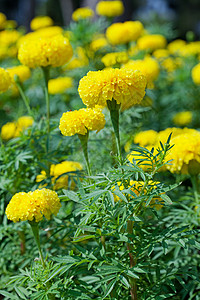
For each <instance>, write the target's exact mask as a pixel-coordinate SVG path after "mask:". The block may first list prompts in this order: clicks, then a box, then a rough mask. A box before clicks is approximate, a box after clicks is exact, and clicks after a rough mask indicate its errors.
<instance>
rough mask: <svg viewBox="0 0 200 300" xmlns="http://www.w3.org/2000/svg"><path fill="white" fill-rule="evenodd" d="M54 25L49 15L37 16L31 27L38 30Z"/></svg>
mask: <svg viewBox="0 0 200 300" xmlns="http://www.w3.org/2000/svg"><path fill="white" fill-rule="evenodd" d="M52 25H53V20H52V19H51V18H50V17H48V16H38V17H35V18H34V19H33V20H32V21H31V23H30V27H31V29H32V30H38V29H40V28H43V27H48V26H52Z"/></svg>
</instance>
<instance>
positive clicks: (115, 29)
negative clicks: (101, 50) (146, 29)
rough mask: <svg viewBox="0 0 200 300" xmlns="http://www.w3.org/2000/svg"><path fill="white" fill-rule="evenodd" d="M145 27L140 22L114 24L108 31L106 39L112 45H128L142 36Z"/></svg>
mask: <svg viewBox="0 0 200 300" xmlns="http://www.w3.org/2000/svg"><path fill="white" fill-rule="evenodd" d="M142 31H143V25H142V23H141V22H140V21H127V22H124V23H114V24H112V25H111V26H109V27H108V28H107V30H106V37H107V39H108V41H109V43H110V44H111V45H119V44H127V43H129V42H131V41H135V40H137V39H138V37H139V36H140V35H141V33H142Z"/></svg>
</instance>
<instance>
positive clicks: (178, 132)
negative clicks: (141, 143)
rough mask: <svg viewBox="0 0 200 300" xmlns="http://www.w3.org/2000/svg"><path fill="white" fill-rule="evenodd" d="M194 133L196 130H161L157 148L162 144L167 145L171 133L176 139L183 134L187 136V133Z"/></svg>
mask: <svg viewBox="0 0 200 300" xmlns="http://www.w3.org/2000/svg"><path fill="white" fill-rule="evenodd" d="M194 132H195V129H191V128H183V129H182V128H176V127H171V128H166V129H165V130H161V131H159V132H158V134H157V140H156V142H155V145H156V146H157V145H158V144H159V143H160V142H162V143H163V144H164V143H166V142H167V139H168V137H169V135H170V134H171V133H172V138H174V137H175V136H178V135H181V134H185V133H189V134H190V133H191V134H193V133H194ZM170 144H172V143H171V141H170Z"/></svg>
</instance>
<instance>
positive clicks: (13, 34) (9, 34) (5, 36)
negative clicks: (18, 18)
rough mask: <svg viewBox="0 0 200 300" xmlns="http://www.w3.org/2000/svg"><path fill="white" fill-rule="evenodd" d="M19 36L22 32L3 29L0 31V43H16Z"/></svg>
mask: <svg viewBox="0 0 200 300" xmlns="http://www.w3.org/2000/svg"><path fill="white" fill-rule="evenodd" d="M21 36H22V33H20V32H19V31H17V30H3V31H1V32H0V45H1V47H2V46H7V47H9V46H11V45H13V44H16V42H17V41H18V40H19V38H20V37H21Z"/></svg>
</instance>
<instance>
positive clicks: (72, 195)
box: [60, 190, 80, 202]
mask: <svg viewBox="0 0 200 300" xmlns="http://www.w3.org/2000/svg"><path fill="white" fill-rule="evenodd" d="M62 191H63V193H64V196H67V198H69V200H72V201H74V202H80V200H79V197H78V195H77V193H75V192H73V191H69V190H62ZM60 197H63V195H62V196H60ZM62 200H64V199H62ZM64 201H67V200H64Z"/></svg>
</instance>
